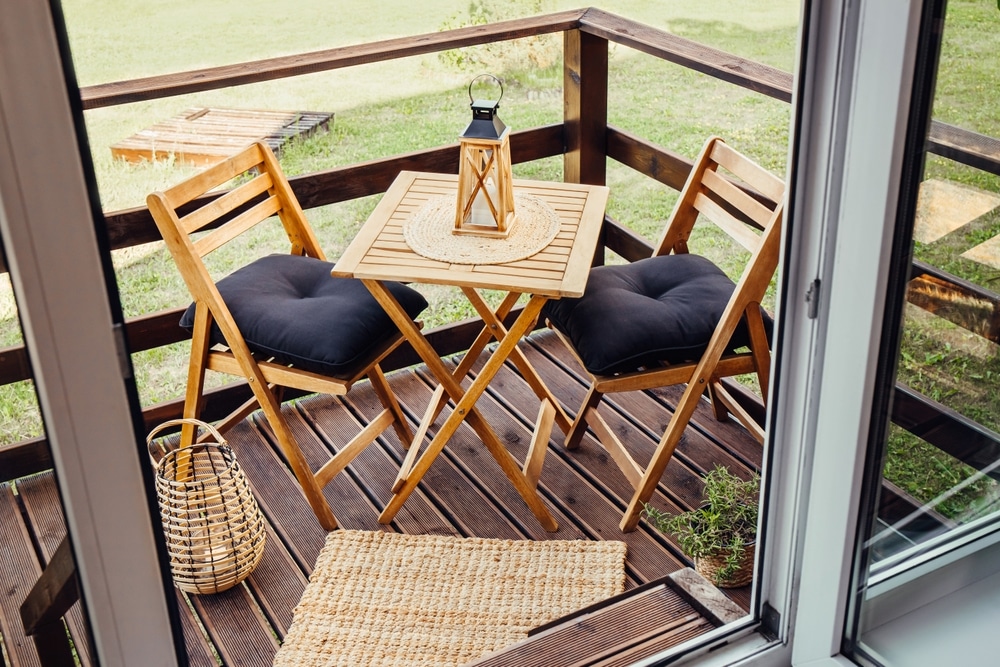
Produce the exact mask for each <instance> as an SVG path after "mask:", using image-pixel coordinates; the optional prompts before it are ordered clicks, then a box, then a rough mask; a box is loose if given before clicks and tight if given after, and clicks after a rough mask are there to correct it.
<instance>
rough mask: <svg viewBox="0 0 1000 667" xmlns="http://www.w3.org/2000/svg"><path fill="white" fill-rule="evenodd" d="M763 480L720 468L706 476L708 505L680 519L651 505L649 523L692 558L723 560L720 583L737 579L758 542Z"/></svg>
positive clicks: (681, 516)
mask: <svg viewBox="0 0 1000 667" xmlns="http://www.w3.org/2000/svg"><path fill="white" fill-rule="evenodd" d="M759 491H760V476H759V475H758V474H756V473H754V474H753V475H752V476H751V477H750V478H749V479H746V480H744V479H741V478H739V477H737V476H736V475H734V474H732V473H731V472H729V469H728V468H726V467H725V466H716V467H715V469H714V470H712V471H711V472H709V473H708V474H707V475H705V490H704V495H703V498H704V503H703V504H702V506H701V507H699V508H697V509H693V510H689V511H687V512H682V513H680V514H676V515H669V514H666V513H665V512H661V511H660V510H658V509H656V508H655V507H653V506H651V505H649V504H647V505H646V506H645V509H644V511H643V514H644V516H645V517H646V519H647V520H648V521H649V522H650V523H651V524H652V525H653V526H654V527H656V528H657V529H658V530H660V531H662V532H664V533H668V534H670V535H673V536H674V537H675V538H676V539H677V543H678V544H679V545H680V547H681V550H683V551H684V553H685V554H687V555H688V556H690V557H691V558H695V559H698V558H708V557H712V556H723V557H724V559H725V564H724V565H723V567H722V568H721V569H720V570H719V571H718V573H717V575H716V582H715V583H719V582H724V581H726V580H729V579H731V578H732V577H733V575H734V574H735V573H736V570H737V569H738V568H739V564H740V562H741V559H742V557H743V553H744V551H745V550H746V548H747V546H748V545H749V544H751V543H753V542H754V541H756V539H757V512H758V502H757V498H758V493H759Z"/></svg>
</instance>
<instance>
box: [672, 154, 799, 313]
mask: <svg viewBox="0 0 1000 667" xmlns="http://www.w3.org/2000/svg"><path fill="white" fill-rule="evenodd" d="M784 196H785V184H784V181H782V180H781V179H780V178H778V177H777V176H775V175H774V174H772V173H771V172H769V171H767V170H766V169H764V168H763V167H761V166H760V165H758V164H757V163H755V162H753V161H752V160H751V159H749V158H748V157H746V156H744V155H742V154H741V153H739V152H737V151H736V150H734V149H732V148H730V147H729V146H728V145H727V144H726V143H725V142H724V141H723V140H722V139H721V138H719V137H710V138H709V139H708V141H706V142H705V145H704V147H703V148H702V150H701V153H700V154H699V155H698V158H697V160H696V161H695V163H694V167H693V168H692V169H691V173H690V174H689V175H688V179H687V182H686V183H685V184H684V187H683V188H682V189H681V192H680V196H679V198H678V200H677V205H676V206H675V207H674V211H673V214H672V215H671V217H670V221H669V222H668V223H667V226H666V228H665V229H664V230H663V234H662V236H661V237H660V241H659V243H658V244H657V247H656V249H655V251H654V255H666V254H669V253H671V252H673V253H685V252H688V239H689V238H690V236H691V231H692V229H693V228H694V224H695V221H696V220H697V219H698V216H699V215H702V216H704V217H705V218H706V219H708V220H710V221H711V222H713V223H714V224H715V225H716V226H717V227H718V228H719V229H721V230H722V231H724V232H725V233H726V234H728V235H729V236H730V237H731V238H732V239H734V240H735V241H736V242H737V243H739V244H740V245H741V246H743V247H744V248H746V249H747V250H748V251H750V254H751V257H750V260H749V261H748V262H747V265H746V267H745V268H744V271H743V274H742V275H743V276H744V278H745V277H746V276H747V275H748V274H754V275H766V276H767V281H766V282H765V283H764V285H763V287H762V289H759V290H758V289H752V290H751V291H753V292H754V294H757V293H758V292H759V294H758V295H757V297H756V298H757V300H758V301H759V299H760V298H761V297H763V294H764V290H766V289H767V284H768V283H769V282H770V280H771V277H772V276H773V275H774V272H775V270H776V269H777V265H778V242H779V237H780V235H781V220H782V214H783V211H784ZM753 287H755V288H756V287H758V286H757V285H754V286H753ZM745 288H746V286H744V289H745Z"/></svg>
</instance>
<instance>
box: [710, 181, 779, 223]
mask: <svg viewBox="0 0 1000 667" xmlns="http://www.w3.org/2000/svg"><path fill="white" fill-rule="evenodd" d="M701 182H702V185H703V186H705V187H706V188H708V189H709V190H711V191H712V192H714V193H716V194H717V195H719V197H721V198H722V199H724V200H726V201H727V202H729V203H730V204H731V205H732V206H735V207H736V208H737V209H738V210H739V211H740V212H741V213H743V214H744V215H745V216H747V217H748V218H750V219H751V220H753V221H754V222H756V223H757V224H758V225H760V227H761V228H762V229H763V228H764V227H767V225H768V224H770V222H771V219H772V217H773V213H774V208H773V207H772V208H768V207H767V206H765V205H764V204H762V203H760V202H759V201H757V200H756V199H754V198H753V197H751V196H750V195H748V194H747V193H746V192H745V191H743V190H741V189H740V188H739V187H737V186H736V184H735V183H733V182H732V181H730V180H728V179H727V178H724V177H723V176H721V175H720V174H718V173H717V172H714V171H706V172H705V174H704V176H703V177H702V180H701Z"/></svg>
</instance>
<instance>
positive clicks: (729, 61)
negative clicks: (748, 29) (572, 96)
mask: <svg viewBox="0 0 1000 667" xmlns="http://www.w3.org/2000/svg"><path fill="white" fill-rule="evenodd" d="M580 30H581V31H583V32H589V33H591V34H593V35H597V36H599V37H603V38H604V39H607V40H608V41H610V42H615V43H617V44H621V45H622V46H627V47H629V48H633V49H635V50H637V51H641V52H643V53H646V54H648V55H651V56H654V57H656V58H660V59H661V60H666V61H668V62H672V63H675V64H677V65H681V66H683V67H686V68H688V69H692V70H694V71H696V72H701V73H702V74H707V75H709V76H712V77H714V78H716V79H720V80H722V81H726V82H729V83H732V84H736V85H738V86H740V87H742V88H747V89H749V90H753V91H756V92H758V93H763V94H764V95H768V96H769V97H774V98H776V99H779V100H783V101H785V102H791V101H792V75H791V74H790V73H788V72H784V71H782V70H780V69H778V68H776V67H771V66H769V65H764V64H763V63H758V62H755V61H753V60H748V59H746V58H741V57H739V56H736V55H733V54H731V53H727V52H725V51H720V50H719V49H715V48H712V47H710V46H705V45H704V44H699V43H698V42H693V41H691V40H689V39H685V38H683V37H678V36H677V35H673V34H671V33H668V32H665V31H663V30H660V29H659V28H653V27H651V26H648V25H644V24H642V23H638V22H636V21H633V20H631V19H626V18H622V17H621V16H617V15H615V14H610V13H608V12H605V11H602V10H600V9H589V10H587V12H586V13H585V14H584V15H583V17H582V18H581V20H580Z"/></svg>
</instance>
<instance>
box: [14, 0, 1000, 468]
mask: <svg viewBox="0 0 1000 667" xmlns="http://www.w3.org/2000/svg"><path fill="white" fill-rule="evenodd" d="M549 33H562V34H563V55H564V85H563V95H564V109H565V114H564V118H563V122H562V123H559V124H555V125H550V126H544V127H536V128H532V129H527V130H523V131H519V132H515V133H513V135H512V137H511V157H512V160H513V161H514V162H515V163H523V162H530V161H533V160H539V159H542V158H548V157H555V156H563V160H564V177H565V179H566V180H567V181H571V182H582V183H598V184H603V183H604V181H605V175H606V164H607V158H612V159H614V160H616V161H618V162H620V163H621V164H624V165H627V166H628V167H631V168H632V169H634V170H636V171H638V172H640V173H642V174H645V175H646V176H648V177H650V178H652V179H654V180H656V181H658V182H660V183H663V184H664V185H666V186H668V187H671V188H673V189H677V190H679V189H680V188H681V186H682V185H683V183H684V180H685V178H686V177H687V173H688V171H689V170H690V167H691V163H690V161H689V160H688V159H686V158H684V157H682V156H680V155H677V154H675V153H672V152H671V151H669V150H667V149H666V148H663V147H660V146H656V145H654V144H652V143H651V142H649V141H647V140H645V139H644V138H642V137H637V136H635V135H632V134H629V133H627V132H625V131H622V130H620V129H618V128H615V127H613V126H609V125H608V124H607V115H608V114H607V110H608V48H609V43H616V44H620V45H623V46H626V47H630V48H633V49H636V50H638V51H641V52H643V53H646V54H648V55H650V56H653V57H655V58H659V59H662V60H665V61H669V62H672V63H675V64H677V65H679V66H682V67H686V68H689V69H692V70H695V71H697V72H700V73H702V74H705V75H708V76H711V77H714V78H717V79H720V80H722V81H726V82H728V83H731V84H732V85H735V86H739V87H741V88H745V89H748V90H751V91H755V92H758V93H760V94H762V95H766V96H768V97H772V98H775V99H778V100H783V101H785V102H789V101H790V100H791V99H792V85H793V84H792V76H791V74H789V73H787V72H783V71H781V70H778V69H776V68H773V67H769V66H767V65H763V64H761V63H756V62H753V61H750V60H747V59H744V58H740V57H738V56H735V55H732V54H729V53H725V52H723V51H720V50H718V49H713V48H710V47H707V46H704V45H701V44H697V43H695V42H692V41H690V40H686V39H683V38H681V37H677V36H676V35H671V34H669V33H666V32H663V31H661V30H658V29H655V28H651V27H649V26H646V25H642V24H639V23H636V22H634V21H630V20H628V19H624V18H621V17H619V16H615V15H613V14H609V13H607V12H604V11H601V10H597V9H580V10H573V11H567V12H561V13H556V14H549V15H546V16H538V17H532V18H526V19H517V20H513V21H504V22H500V23H494V24H489V25H481V26H474V27H468V28H460V29H457V30H450V31H446V32H438V33H431V34H426V35H419V36H416V37H408V38H401V39H392V40H386V41H380V42H373V43H370V44H363V45H358V46H348V47H342V48H336V49H329V50H324V51H317V52H314V53H307V54H300V55H294V56H284V57H279V58H270V59H265V60H259V61H255V62H248V63H241V64H237V65H228V66H223V67H214V68H209V69H203V70H197V71H191V72H182V73H177V74H168V75H163V76H154V77H148V78H144V79H136V80H131V81H123V82H119V83H109V84H102V85H97V86H90V87H87V88H83V89H82V90H81V91H80V97H81V100H82V103H83V107H84V109H96V108H100V107H107V106H114V105H120V104H128V103H132V102H138V101H142V100H151V99H156V98H163V97H169V96H173V95H181V94H187V93H192V92H197V91H204V90H211V89H218V88H226V87H230V86H237V85H244V84H248V83H256V82H260V81H265V80H272V79H279V78H284V77H291V76H298V75H302V74H308V73H313V72H319V71H326V70H333V69H339V68H344V67H352V66H356V65H360V64H367V63H373V62H379V61H387V60H392V59H396V58H403V57H408V56H414V55H419V54H426V53H433V52H438V51H446V50H449V49H456V48H462V47H467V46H474V45H478V44H486V43H492V42H498V41H504V40H513V39H521V38H526V37H532V36H535V35H543V34H549ZM927 149H928V150H929V151H931V152H935V153H938V154H940V155H943V156H946V157H948V158H950V159H952V160H957V161H959V162H963V163H965V164H968V165H971V166H974V167H976V168H978V169H982V170H985V171H989V172H991V173H994V174H1000V142H997V141H996V140H995V139H992V138H989V137H984V136H982V135H977V134H975V133H971V132H967V131H964V130H961V129H959V128H955V127H951V126H948V125H944V124H942V123H937V122H935V123H934V124H933V126H932V128H931V136H930V138H929V141H928V144H927ZM457 164H458V147H457V145H453V146H444V147H436V148H430V149H427V150H423V151H418V152H414V153H409V154H406V155H396V156H391V157H386V158H384V159H380V160H375V161H371V162H366V163H363V164H356V165H351V166H348V167H342V168H337V169H331V170H327V171H322V172H317V173H313V174H309V175H306V176H300V177H298V178H293V179H291V183H292V187H293V189H294V191H295V193H296V195H297V196H298V198H299V199H300V201H301V203H302V205H303V207H304V208H306V209H309V208H314V207H318V206H324V205H327V204H333V203H337V202H343V201H347V200H352V199H356V198H359V197H366V196H369V195H375V194H380V193H382V192H385V190H386V189H387V188H388V187H389V185H390V183H391V182H392V180H393V179H394V178H395V177H396V174H397V173H398V172H399V171H400V170H401V169H409V170H416V171H438V172H450V173H455V172H457ZM105 222H106V229H107V235H108V239H109V243H110V247H111V248H112V249H121V248H128V247H131V246H135V245H139V244H143V243H148V242H150V241H157V240H159V238H160V236H159V233H158V231H157V229H156V226H155V225H154V223H153V220H152V218H151V217H150V214H149V211H148V210H147V209H145V208H135V209H130V210H123V211H116V212H110V213H108V214H107V215H106V217H105ZM603 244H604V247H605V248H606V249H608V250H611V251H612V252H615V253H617V254H618V255H620V256H621V257H623V258H625V259H626V260H629V261H634V260H637V259H640V258H642V257H647V256H649V254H650V252H651V248H650V246H649V244H648V243H647V242H646V241H645V240H644V239H642V238H641V237H639V236H638V235H636V234H634V233H633V232H631V231H630V230H629V229H628V228H626V227H624V226H622V225H620V224H618V223H617V222H616V221H614V220H612V219H610V218H608V219H606V220H605V226H604V234H603ZM2 268H3V267H0V269H2ZM3 270H5V269H3ZM913 275H914V278H920V279H926V278H921V277H922V276H923V277H926V276H931V277H933V279H934V280H936V281H938V282H939V283H941V284H944V285H945V286H946V287H947V289H951V290H954V291H955V292H956V293H960V294H962V295H963V296H965V297H969V298H972V299H975V300H978V301H979V302H981V303H983V304H986V305H987V308H986V311H985V312H992V313H993V315H992V319H991V320H990V321H989V322H987V323H985V324H984V323H983V322H981V321H977V322H974V323H971V324H970V323H969V322H968V321H967V320H968V319H969V318H968V316H967V314H962V313H959V314H957V315H949V313H954V309H951V310H949V309H946V308H943V307H942V304H941V303H938V302H936V301H934V299H936V298H938V297H929V299H930V300H928V298H927V297H924V298H923V299H922V300H921V299H918V298H916V297H915V298H914V302H916V303H918V305H921V306H923V307H925V308H928V309H930V310H934V311H937V312H939V314H942V315H943V316H945V317H948V318H949V319H952V320H953V321H956V322H957V323H959V324H962V325H963V326H968V327H970V328H973V330H977V331H979V332H980V333H981V335H984V336H986V337H987V338H989V339H990V340H993V341H994V342H1000V333H998V332H1000V316H998V315H997V313H1000V297H998V295H997V294H995V293H993V292H990V291H989V290H985V289H983V288H981V287H979V286H976V285H972V284H970V283H966V282H964V281H962V280H959V279H957V278H955V277H954V276H949V275H947V274H944V273H942V272H940V271H938V270H936V269H932V268H931V267H927V266H924V265H921V264H915V265H914V274H913ZM939 294H940V292H939ZM990 308H992V311H990V310H989V309H990ZM980 311H982V309H980ZM179 314H180V309H173V310H168V311H164V312H159V313H152V314H148V315H143V316H140V317H137V318H134V319H131V320H129V321H128V322H127V326H126V331H127V339H128V345H129V347H130V350H131V351H132V352H141V351H144V350H149V349H153V348H157V347H160V346H163V345H168V344H171V343H175V342H178V341H181V340H184V339H185V338H187V337H188V334H187V333H186V332H185V331H183V330H182V329H181V328H180V327H179V326H178V325H177V321H178V319H179ZM987 319H989V318H987ZM475 331H476V330H475V329H474V326H473V325H472V324H471V323H469V322H464V323H458V324H455V325H450V326H446V327H441V328H438V329H436V330H434V331H432V332H430V333H429V337H430V339H431V341H432V342H433V344H434V345H435V347H436V348H437V349H438V351H439V352H441V353H442V354H450V353H453V352H458V351H461V350H464V349H466V348H467V346H468V345H469V344H470V342H471V340H472V338H473V336H474V334H475ZM416 361H417V359H416V357H415V356H414V355H413V354H412V353H408V352H407V351H406V350H405V349H404V350H401V351H399V352H397V353H396V354H395V355H394V356H393V357H391V358H390V359H388V360H387V362H386V367H387V368H388V369H393V368H400V367H403V366H406V365H409V364H411V363H415V362H416ZM30 378H31V371H30V365H29V363H28V358H27V354H26V351H25V349H24V347H23V346H14V347H10V348H7V349H3V350H0V384H9V383H13V382H18V381H22V380H27V379H30ZM904 389H905V388H904ZM899 393H900V397H901V398H900V399H897V401H896V402H895V404H896V406H895V408H894V414H893V420H894V421H895V422H896V423H899V424H901V425H902V426H904V427H905V428H908V429H910V430H912V431H913V432H915V433H917V434H918V435H920V436H921V437H923V438H925V439H927V440H928V441H929V442H931V443H932V444H934V445H935V446H937V447H939V448H941V449H942V450H945V451H948V452H950V453H952V454H955V455H957V456H959V458H961V459H962V460H965V461H967V462H969V463H971V464H972V465H975V466H977V467H979V468H982V467H983V466H984V462H986V461H992V460H995V459H996V457H997V456H998V455H1000V438H998V437H997V435H996V434H995V433H992V432H989V431H986V430H984V429H982V428H981V427H977V425H975V424H974V423H972V422H970V421H969V420H966V419H964V418H962V417H961V416H960V415H957V414H956V413H954V412H952V411H949V410H947V409H945V408H944V407H943V406H940V405H938V404H936V403H934V402H932V401H930V400H929V399H927V398H926V397H923V396H920V395H919V394H915V393H914V392H910V391H908V390H907V391H902V392H899ZM247 396H249V392H248V390H247V389H246V388H245V387H244V386H240V385H235V386H228V387H223V388H220V389H217V390H215V391H212V392H211V393H210V394H209V397H208V400H207V402H206V409H205V417H206V418H208V419H214V418H216V417H217V416H221V415H223V414H225V413H227V412H228V410H229V408H230V407H232V406H234V405H236V404H239V403H241V402H242V401H243V400H244V399H245V398H246V397H247ZM747 400H748V404H752V400H751V399H747ZM751 407H753V406H752V405H751ZM756 407H757V410H758V414H759V405H758V406H756ZM180 412H181V400H180V399H177V400H174V401H170V402H167V403H162V404H158V405H154V406H150V407H148V408H146V409H145V410H144V417H145V419H146V422H147V424H150V425H152V424H157V423H160V422H162V421H165V420H166V419H169V418H172V417H176V416H179V415H180ZM970 434H974V435H975V438H974V439H973V440H970V439H969V437H970ZM970 442H973V443H974V444H975V446H974V447H971V448H970V447H969V443H970ZM51 465H52V463H51V458H50V455H49V452H48V446H47V443H46V442H45V440H44V438H36V439H33V440H29V441H24V442H21V443H17V444H14V445H9V446H6V447H3V448H0V470H3V471H4V475H3V477H4V479H15V478H17V477H20V476H24V475H27V474H31V473H34V472H38V471H41V470H45V469H47V468H50V467H51ZM0 481H3V480H0Z"/></svg>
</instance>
